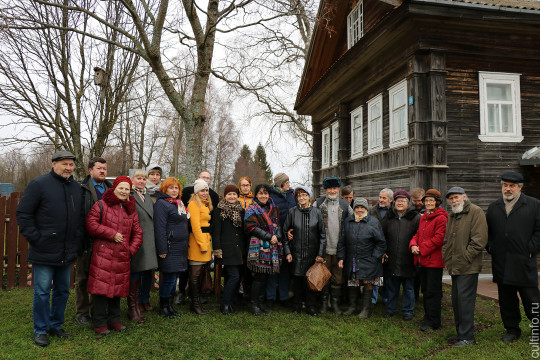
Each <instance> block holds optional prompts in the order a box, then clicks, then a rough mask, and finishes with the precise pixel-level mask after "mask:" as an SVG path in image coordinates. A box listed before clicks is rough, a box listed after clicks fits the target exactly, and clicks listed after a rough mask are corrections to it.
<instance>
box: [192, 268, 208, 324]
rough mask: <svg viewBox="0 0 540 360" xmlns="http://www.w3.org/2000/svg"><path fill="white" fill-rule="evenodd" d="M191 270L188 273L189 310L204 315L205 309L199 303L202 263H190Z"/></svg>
mask: <svg viewBox="0 0 540 360" xmlns="http://www.w3.org/2000/svg"><path fill="white" fill-rule="evenodd" d="M190 267H191V272H190V274H189V290H190V291H191V295H190V297H191V311H193V312H194V313H196V314H198V315H206V310H204V309H203V307H202V304H201V288H200V287H201V284H200V280H199V278H200V275H201V269H202V265H190Z"/></svg>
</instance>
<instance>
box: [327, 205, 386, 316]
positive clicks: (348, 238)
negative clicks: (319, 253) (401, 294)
mask: <svg viewBox="0 0 540 360" xmlns="http://www.w3.org/2000/svg"><path fill="white" fill-rule="evenodd" d="M353 211H354V214H353V215H351V216H349V217H347V218H346V219H345V221H344V223H343V224H342V231H341V236H340V238H339V242H338V249H337V257H338V259H339V261H338V266H339V267H340V268H342V269H343V274H344V275H346V276H347V279H348V280H349V281H348V283H347V285H348V293H349V299H350V301H351V302H352V304H351V305H353V304H354V306H352V309H351V308H349V310H348V311H347V312H346V314H348V315H352V314H353V313H354V311H355V310H356V308H355V306H356V305H355V304H356V300H357V298H358V295H359V292H360V287H363V288H364V289H363V290H364V291H363V292H362V307H361V308H362V311H361V312H360V315H358V317H359V318H360V319H365V318H367V317H369V313H370V311H371V306H370V305H371V297H372V295H373V286H374V285H376V286H381V285H382V283H381V279H382V278H381V277H382V275H383V272H382V270H383V269H382V257H383V255H384V252H385V251H386V240H385V239H384V234H383V231H382V227H381V223H380V222H379V220H377V218H376V217H375V216H372V215H369V214H368V203H367V200H366V199H364V198H356V199H355V200H354V202H353Z"/></svg>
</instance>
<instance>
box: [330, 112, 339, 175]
mask: <svg viewBox="0 0 540 360" xmlns="http://www.w3.org/2000/svg"><path fill="white" fill-rule="evenodd" d="M331 128H332V136H331V138H330V144H331V146H330V154H331V163H332V166H335V165H337V164H338V161H339V122H337V121H336V122H334V123H333V124H332V125H331ZM336 143H337V144H336ZM336 145H337V146H336Z"/></svg>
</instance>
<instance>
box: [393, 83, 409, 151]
mask: <svg viewBox="0 0 540 360" xmlns="http://www.w3.org/2000/svg"><path fill="white" fill-rule="evenodd" d="M400 91H405V96H404V100H405V102H404V104H403V105H401V106H400V107H399V108H396V109H394V95H395V94H396V93H398V92H400ZM407 98H408V94H407V79H404V80H402V81H400V82H398V83H397V84H395V85H393V86H392V87H390V88H389V89H388V119H389V140H390V141H389V147H390V148H396V147H399V146H403V145H406V144H408V143H409V109H408V105H407ZM402 108H403V109H405V137H403V138H400V139H394V126H395V124H394V112H395V111H396V110H399V109H402Z"/></svg>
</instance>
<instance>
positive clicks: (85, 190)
mask: <svg viewBox="0 0 540 360" xmlns="http://www.w3.org/2000/svg"><path fill="white" fill-rule="evenodd" d="M103 184H104V185H105V189H110V188H112V184H111V183H110V182H109V181H108V180H105V181H104V182H103ZM81 196H82V204H81V205H82V207H83V208H82V210H81V215H82V217H83V221H82V224H81V233H82V235H83V236H82V246H81V249H80V250H79V255H82V254H83V253H84V252H86V251H88V252H91V251H92V247H93V245H94V240H93V239H92V238H91V237H90V236H89V235H88V233H87V232H86V225H85V224H86V217H87V216H88V213H89V212H90V210H92V206H94V204H95V203H96V201H98V197H97V194H96V189H95V187H94V183H92V180H90V175H87V176H86V177H85V178H84V180H83V181H81Z"/></svg>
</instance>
